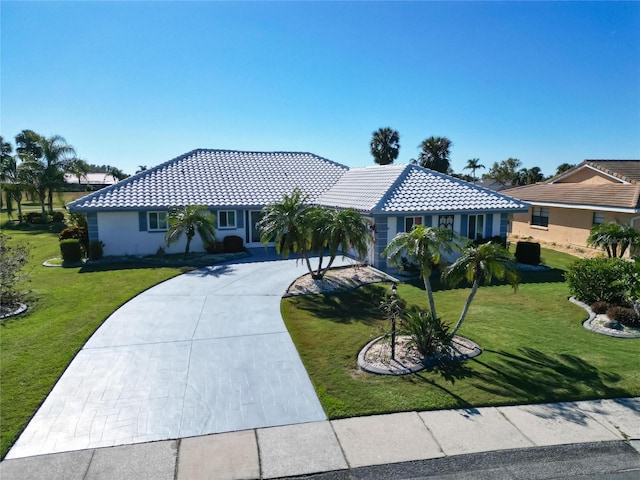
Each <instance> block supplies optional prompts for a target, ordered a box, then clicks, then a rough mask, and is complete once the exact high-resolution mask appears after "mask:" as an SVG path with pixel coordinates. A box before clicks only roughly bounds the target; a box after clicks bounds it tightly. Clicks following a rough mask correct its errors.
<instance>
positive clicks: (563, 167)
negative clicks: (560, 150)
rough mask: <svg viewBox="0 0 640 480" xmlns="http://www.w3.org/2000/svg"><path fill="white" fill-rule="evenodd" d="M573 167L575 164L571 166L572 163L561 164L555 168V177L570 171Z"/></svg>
mask: <svg viewBox="0 0 640 480" xmlns="http://www.w3.org/2000/svg"><path fill="white" fill-rule="evenodd" d="M573 167H575V164H572V163H561V164H560V165H558V167H557V168H556V175H560V174H561V173H564V172H566V171H567V170H571V169H572V168H573Z"/></svg>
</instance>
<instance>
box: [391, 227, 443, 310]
mask: <svg viewBox="0 0 640 480" xmlns="http://www.w3.org/2000/svg"><path fill="white" fill-rule="evenodd" d="M453 240H454V234H453V232H451V231H450V230H447V229H444V228H436V227H426V226H424V225H415V226H414V227H413V229H412V230H411V231H410V232H401V233H398V234H397V235H396V236H395V237H393V239H392V240H391V242H389V245H387V248H385V249H384V251H383V252H382V255H383V256H385V257H387V258H389V260H390V261H391V262H392V263H394V264H395V265H399V264H400V261H401V259H402V257H403V256H405V255H406V256H407V257H408V258H409V259H410V260H412V261H414V262H416V263H417V264H418V265H419V266H420V276H421V277H422V281H423V282H424V288H425V290H426V292H427V299H428V300H429V308H430V310H431V315H432V317H433V318H438V315H436V306H435V302H434V300H433V289H432V288H431V280H430V279H429V277H430V276H431V273H433V269H434V267H436V266H438V265H439V264H440V262H441V260H442V254H443V253H451V252H452V251H453V249H454V248H455V247H454V245H455V244H454V242H453Z"/></svg>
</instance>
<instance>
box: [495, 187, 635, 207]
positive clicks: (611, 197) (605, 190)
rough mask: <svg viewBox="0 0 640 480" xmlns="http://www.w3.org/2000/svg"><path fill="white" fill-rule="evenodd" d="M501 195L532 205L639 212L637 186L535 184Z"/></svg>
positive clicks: (506, 191)
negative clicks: (626, 209)
mask: <svg viewBox="0 0 640 480" xmlns="http://www.w3.org/2000/svg"><path fill="white" fill-rule="evenodd" d="M503 193H504V194H506V195H511V196H513V197H516V198H519V199H521V200H525V201H527V202H534V203H535V202H541V203H560V204H567V205H582V206H588V205H591V206H594V207H611V208H614V207H617V208H629V209H638V208H640V203H639V201H640V184H626V185H623V184H613V183H612V184H597V185H593V184H584V183H555V184H548V183H536V184H534V185H525V186H523V187H517V188H511V189H509V190H504V191H503Z"/></svg>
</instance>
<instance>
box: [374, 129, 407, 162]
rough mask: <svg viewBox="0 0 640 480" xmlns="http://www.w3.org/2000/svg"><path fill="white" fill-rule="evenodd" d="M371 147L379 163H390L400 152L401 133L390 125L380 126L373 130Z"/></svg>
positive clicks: (375, 159)
mask: <svg viewBox="0 0 640 480" xmlns="http://www.w3.org/2000/svg"><path fill="white" fill-rule="evenodd" d="M369 147H370V151H371V155H373V159H374V161H375V162H376V163H377V164H379V165H389V164H391V163H393V162H394V160H396V159H397V158H398V155H399V153H400V135H399V134H398V131H397V130H392V129H391V128H390V127H385V128H380V129H378V130H376V131H375V132H373V136H372V137H371V143H370V144H369Z"/></svg>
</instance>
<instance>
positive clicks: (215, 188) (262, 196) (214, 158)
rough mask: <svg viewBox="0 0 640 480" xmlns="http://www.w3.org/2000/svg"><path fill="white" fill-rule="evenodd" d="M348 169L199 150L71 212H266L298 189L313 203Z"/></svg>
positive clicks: (285, 157) (269, 155) (290, 156)
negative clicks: (197, 208) (187, 208)
mask: <svg viewBox="0 0 640 480" xmlns="http://www.w3.org/2000/svg"><path fill="white" fill-rule="evenodd" d="M346 170H347V167H346V166H344V165H340V164H338V163H335V162H332V161H330V160H327V159H325V158H322V157H319V156H317V155H314V154H311V153H302V152H242V151H235V150H205V149H198V150H193V151H191V152H189V153H186V154H184V155H181V156H179V157H177V158H174V159H173V160H169V161H168V162H165V163H163V164H160V165H158V166H156V167H154V168H151V169H148V170H145V171H144V172H141V173H139V174H137V175H134V176H132V177H129V178H127V179H126V180H123V181H121V182H119V183H117V184H115V185H112V186H110V187H107V188H104V189H102V190H99V191H97V192H94V193H92V194H89V195H87V196H85V197H83V198H80V199H78V200H75V201H73V202H71V203H69V205H68V207H69V209H70V210H71V211H85V212H86V211H94V210H95V211H98V210H102V211H104V210H132V209H152V208H168V207H171V206H182V205H190V204H199V205H207V206H210V207H215V206H224V207H233V206H253V205H255V206H263V205H267V204H269V203H273V202H275V201H278V200H281V199H282V196H283V195H285V194H290V193H291V192H292V191H293V190H294V189H295V188H299V189H300V190H301V191H302V192H303V193H304V194H306V195H309V200H310V201H314V200H315V199H316V198H317V197H318V196H319V195H320V194H321V193H322V192H324V191H325V190H327V189H328V188H329V187H330V186H331V185H333V184H334V183H335V182H336V181H337V180H338V179H339V178H340V177H341V176H342V175H343V174H344V172H345V171H346Z"/></svg>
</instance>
